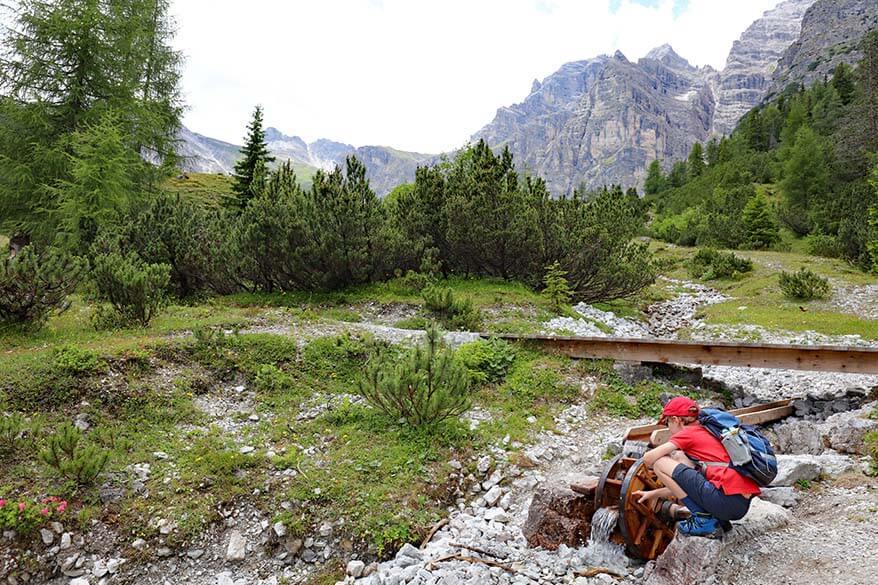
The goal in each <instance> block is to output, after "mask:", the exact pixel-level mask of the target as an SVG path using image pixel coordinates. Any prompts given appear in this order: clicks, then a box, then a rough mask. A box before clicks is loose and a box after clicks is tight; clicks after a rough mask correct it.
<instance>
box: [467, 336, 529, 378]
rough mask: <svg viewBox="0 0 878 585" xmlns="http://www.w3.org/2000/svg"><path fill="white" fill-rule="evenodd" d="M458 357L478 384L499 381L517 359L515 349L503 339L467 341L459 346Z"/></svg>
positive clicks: (470, 376)
mask: <svg viewBox="0 0 878 585" xmlns="http://www.w3.org/2000/svg"><path fill="white" fill-rule="evenodd" d="M456 355H457V359H458V360H460V362H461V363H462V364H463V365H464V366H465V367H466V369H467V372H468V373H469V378H470V380H471V381H472V382H474V383H476V384H484V383H486V382H499V381H500V380H502V379H503V377H504V376H505V375H506V373H507V372H508V371H509V368H510V366H512V363H513V362H514V361H515V350H514V349H513V347H512V346H511V345H510V344H508V343H507V342H505V341H503V340H502V339H497V338H491V339H490V340H488V341H484V340H479V341H473V342H470V343H465V344H463V345H461V346H460V347H459V348H457V352H456Z"/></svg>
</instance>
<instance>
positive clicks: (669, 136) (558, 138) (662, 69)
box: [473, 45, 716, 194]
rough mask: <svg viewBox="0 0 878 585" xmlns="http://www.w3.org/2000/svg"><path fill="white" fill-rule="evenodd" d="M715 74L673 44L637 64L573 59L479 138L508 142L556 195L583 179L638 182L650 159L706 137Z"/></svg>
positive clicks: (682, 152) (676, 153) (680, 151)
mask: <svg viewBox="0 0 878 585" xmlns="http://www.w3.org/2000/svg"><path fill="white" fill-rule="evenodd" d="M715 78H716V72H715V71H714V70H713V69H711V68H709V67H705V68H695V67H693V66H691V65H690V64H689V63H688V62H687V61H686V60H685V59H683V58H682V57H680V56H679V55H677V54H676V53H675V52H674V50H673V49H672V48H671V47H670V46H667V45H664V46H662V47H659V48H658V49H655V50H653V51H651V52H650V53H649V54H648V55H647V56H646V57H644V58H643V59H640V60H639V61H638V62H636V63H633V62H631V61H629V60H628V59H626V58H625V56H624V55H622V53H619V52H617V53H616V54H615V55H613V56H612V57H610V56H600V57H597V58H594V59H589V60H586V61H578V62H574V63H567V64H566V65H564V66H562V67H561V69H559V70H558V71H557V72H555V73H553V74H552V75H550V76H549V77H547V78H546V79H544V80H543V81H542V82H541V83H537V84H534V86H533V91H532V92H531V94H530V95H529V96H528V97H527V98H525V100H524V101H523V102H522V103H520V104H516V105H514V106H510V107H507V108H501V109H500V110H498V112H497V116H496V117H495V119H494V121H493V122H491V123H490V124H488V125H487V126H485V127H484V128H483V129H482V130H480V131H479V132H478V133H476V135H475V136H474V137H473V138H474V139H479V138H484V139H486V140H487V141H488V142H489V144H491V146H492V147H496V148H501V147H503V146H508V147H509V149H510V150H511V151H512V153H513V154H514V155H515V160H516V162H517V164H518V165H519V168H521V169H522V170H524V171H526V172H530V173H533V174H536V175H539V176H542V177H544V178H545V179H546V181H547V183H548V186H549V189H550V190H551V191H552V192H553V193H555V194H562V193H570V192H571V191H572V190H573V189H575V188H576V187H578V186H579V185H580V184H582V183H584V184H586V185H587V186H596V185H602V184H610V183H621V184H625V185H632V184H634V183H636V182H639V181H640V180H641V178H642V176H643V173H644V169H645V168H646V166H647V164H648V163H649V161H651V160H653V159H655V158H662V159H673V158H680V157H685V156H686V154H687V153H688V151H689V149H690V148H691V146H692V143H693V142H694V141H695V140H700V141H703V140H706V139H707V137H708V134H709V132H710V124H711V119H712V114H713V110H714V98H713V91H712V90H711V84H712V83H715Z"/></svg>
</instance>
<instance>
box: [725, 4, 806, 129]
mask: <svg viewBox="0 0 878 585" xmlns="http://www.w3.org/2000/svg"><path fill="white" fill-rule="evenodd" d="M813 3H814V0H787V1H786V2H781V3H780V4H778V5H777V7H775V8H774V9H773V10H769V11H768V12H766V13H765V14H763V15H762V18H760V19H759V20H757V21H756V22H754V23H753V24H751V25H750V26H749V27H748V28H747V30H746V31H744V34H742V35H741V38H740V39H738V40H737V41H735V42H734V44H733V45H732V50H731V51H730V52H729V56H728V59H727V60H726V66H725V67H724V68H723V71H722V74H721V75H720V80H719V85H718V87H717V90H716V93H717V100H716V101H717V107H716V113H715V114H714V118H713V126H712V131H713V133H715V134H730V133H731V131H732V130H734V128H735V125H736V124H737V123H738V120H740V119H741V117H742V116H743V115H744V114H746V113H747V112H748V111H749V110H751V109H752V108H753V107H754V106H756V105H758V104H759V103H761V102H762V100H763V98H764V97H765V95H766V92H767V91H768V87H769V85H770V84H771V78H772V73H773V71H774V70H775V68H776V67H777V60H778V59H779V58H780V57H781V55H783V54H784V51H785V50H786V49H787V47H789V46H790V45H791V44H792V43H793V41H795V40H796V39H797V38H798V36H799V31H800V30H801V27H802V18H803V16H804V15H805V11H806V10H808V7H810V6H811V5H812V4H813Z"/></svg>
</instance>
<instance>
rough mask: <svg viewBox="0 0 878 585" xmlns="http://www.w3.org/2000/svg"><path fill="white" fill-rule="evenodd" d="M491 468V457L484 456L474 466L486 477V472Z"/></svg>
mask: <svg viewBox="0 0 878 585" xmlns="http://www.w3.org/2000/svg"><path fill="white" fill-rule="evenodd" d="M490 468H491V456H490V455H484V456H483V457H481V458H480V459H479V462H478V463H477V464H476V469H477V470H478V472H479V473H480V474H481V475H486V474H487V473H488V470H489V469H490Z"/></svg>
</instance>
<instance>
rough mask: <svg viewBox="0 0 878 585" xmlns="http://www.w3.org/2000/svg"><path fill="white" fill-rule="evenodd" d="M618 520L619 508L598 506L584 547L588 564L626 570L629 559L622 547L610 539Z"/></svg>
mask: <svg viewBox="0 0 878 585" xmlns="http://www.w3.org/2000/svg"><path fill="white" fill-rule="evenodd" d="M618 521H619V509H618V508H615V507H611V508H598V510H597V511H596V512H595V513H594V516H592V518H591V534H590V535H589V537H588V545H587V546H586V547H585V557H586V559H587V561H588V563H589V564H590V565H592V566H596V567H606V568H608V569H616V570H618V571H619V572H626V571H625V570H626V569H627V568H628V566H629V564H630V561H629V559H628V557H627V556H625V550H624V547H622V545H620V544H616V543H615V542H611V541H610V535H611V534H612V533H613V530H615V528H616V523H617V522H618Z"/></svg>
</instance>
